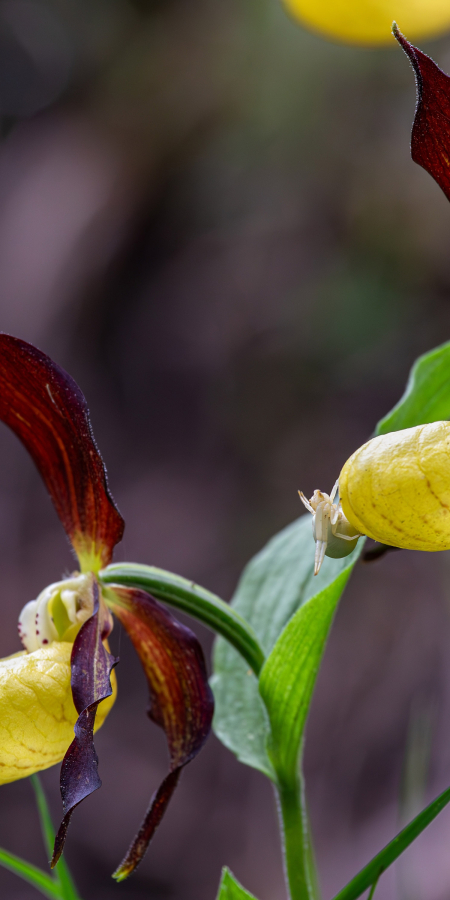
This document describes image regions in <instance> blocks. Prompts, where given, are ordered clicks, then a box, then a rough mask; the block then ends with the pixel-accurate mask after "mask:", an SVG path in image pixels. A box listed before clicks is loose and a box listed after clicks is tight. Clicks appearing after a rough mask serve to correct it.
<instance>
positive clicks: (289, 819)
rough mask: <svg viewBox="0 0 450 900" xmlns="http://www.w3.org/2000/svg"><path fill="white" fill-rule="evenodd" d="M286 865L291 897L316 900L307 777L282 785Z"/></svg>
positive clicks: (281, 799)
mask: <svg viewBox="0 0 450 900" xmlns="http://www.w3.org/2000/svg"><path fill="white" fill-rule="evenodd" d="M277 793H278V809H279V815H280V825H281V835H282V845H283V855H284V867H285V874H286V881H287V884H288V889H289V896H290V900H315V898H314V893H315V892H314V891H313V886H312V881H311V871H310V868H311V863H312V856H311V855H310V854H309V852H308V847H309V829H308V819H307V814H306V808H305V803H304V790H303V778H302V777H301V776H300V775H299V777H298V779H297V780H296V781H295V782H294V783H292V784H279V785H278V790H277Z"/></svg>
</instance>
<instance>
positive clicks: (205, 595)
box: [99, 563, 264, 675]
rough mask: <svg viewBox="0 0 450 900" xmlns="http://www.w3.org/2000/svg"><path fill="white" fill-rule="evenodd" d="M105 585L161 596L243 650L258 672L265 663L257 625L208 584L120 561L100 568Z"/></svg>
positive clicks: (252, 666)
mask: <svg viewBox="0 0 450 900" xmlns="http://www.w3.org/2000/svg"><path fill="white" fill-rule="evenodd" d="M99 578H100V581H101V582H102V584H104V585H114V584H116V585H125V586H126V587H131V588H138V589H140V590H144V591H147V592H148V593H149V594H151V595H152V596H153V597H155V598H156V599H157V600H162V601H163V602H164V603H168V604H169V605H170V606H175V607H176V608H177V609H181V610H183V612H185V613H188V614H189V615H190V616H193V617H194V618H195V619H198V620H199V621H200V622H203V624H204V625H207V626H208V628H211V629H212V630H213V631H215V632H216V633H217V634H221V635H222V637H224V638H226V640H227V641H228V642H229V643H230V644H232V645H233V647H235V648H236V650H238V651H239V653H240V654H241V656H243V657H244V659H245V660H246V662H247V663H248V664H249V666H250V667H251V668H252V669H253V671H254V673H255V675H259V673H260V671H261V668H262V665H263V663H264V653H263V651H262V649H261V647H260V644H259V642H258V639H257V637H256V634H255V632H254V631H253V628H252V627H251V626H250V625H249V624H248V622H246V621H245V619H243V618H242V616H240V615H239V613H237V612H236V611H235V610H234V609H233V607H232V606H230V605H229V604H228V603H225V602H224V601H223V600H221V599H220V597H217V596H216V595H215V594H211V593H210V591H207V590H206V589H205V588H202V587H200V585H198V584H194V582H193V581H188V580H187V578H181V576H179V575H174V574H173V573H172V572H165V571H164V570H163V569H156V568H155V567H154V566H143V565H138V564H137V563H136V564H135V563H117V564H116V565H112V566H107V568H106V569H103V570H102V571H101V572H99Z"/></svg>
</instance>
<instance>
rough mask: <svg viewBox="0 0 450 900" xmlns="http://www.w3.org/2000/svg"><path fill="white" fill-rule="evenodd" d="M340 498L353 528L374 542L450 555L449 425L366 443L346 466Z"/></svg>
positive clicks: (439, 424)
mask: <svg viewBox="0 0 450 900" xmlns="http://www.w3.org/2000/svg"><path fill="white" fill-rule="evenodd" d="M339 496H340V499H341V503H342V508H343V510H344V513H345V515H346V516H347V519H348V520H349V522H351V524H352V525H353V526H354V527H355V528H357V529H358V530H359V531H361V533H362V534H367V535H368V536H369V537H371V538H374V540H376V541H381V542H382V543H383V544H390V545H391V546H393V547H404V548H406V549H409V550H430V551H433V550H448V549H450V422H433V423H432V424H431V425H418V426H417V427H415V428H406V429H405V430H404V431H394V432H392V433H391V434H385V435H381V436H380V437H376V438H373V440H371V441H368V443H367V444H364V445H363V446H362V447H360V448H359V450H356V452H355V453H354V454H353V456H351V457H350V459H348V460H347V462H346V463H345V466H344V468H343V469H342V472H341V474H340V477H339Z"/></svg>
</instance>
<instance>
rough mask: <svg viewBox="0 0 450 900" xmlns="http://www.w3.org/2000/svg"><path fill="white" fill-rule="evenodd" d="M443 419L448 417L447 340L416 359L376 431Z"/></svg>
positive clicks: (449, 345) (449, 359) (449, 360)
mask: <svg viewBox="0 0 450 900" xmlns="http://www.w3.org/2000/svg"><path fill="white" fill-rule="evenodd" d="M447 419H450V342H448V343H447V344H442V346H440V347H436V348H435V349H434V350H430V352H429V353H425V354H424V355H423V356H420V357H419V359H417V360H416V362H415V363H414V365H413V367H412V369H411V372H410V376H409V379H408V383H407V385H406V390H405V393H404V394H403V397H401V399H400V400H399V402H398V403H397V404H396V406H394V408H393V409H392V410H391V412H390V413H388V414H387V416H385V417H384V419H381V421H380V422H379V423H378V425H377V429H376V434H388V432H390V431H400V430H401V429H402V428H412V427H413V426H414V425H427V424H428V423H429V422H441V421H445V420H447Z"/></svg>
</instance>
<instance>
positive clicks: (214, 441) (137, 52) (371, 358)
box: [0, 0, 450, 900]
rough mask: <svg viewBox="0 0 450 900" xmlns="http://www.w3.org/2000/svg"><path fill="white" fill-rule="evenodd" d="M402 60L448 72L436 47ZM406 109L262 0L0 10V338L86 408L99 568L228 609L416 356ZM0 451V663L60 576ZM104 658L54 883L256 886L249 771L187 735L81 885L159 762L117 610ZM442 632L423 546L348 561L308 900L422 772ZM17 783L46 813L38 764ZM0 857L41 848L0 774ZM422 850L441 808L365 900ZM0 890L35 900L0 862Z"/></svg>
mask: <svg viewBox="0 0 450 900" xmlns="http://www.w3.org/2000/svg"><path fill="white" fill-rule="evenodd" d="M399 24H400V26H401V22H400V23H399ZM424 49H425V50H427V51H428V52H430V53H432V55H433V56H434V57H435V58H436V59H437V61H438V62H439V63H440V65H441V66H442V67H443V68H444V69H446V70H447V71H448V70H450V39H449V38H443V39H441V40H439V41H436V42H434V43H433V44H429V45H425V46H424ZM414 103H415V88H414V80H413V75H412V71H411V70H410V67H409V64H408V62H407V60H406V58H405V57H404V55H403V54H402V53H401V51H400V49H399V48H397V47H396V46H393V47H392V49H386V50H377V51H374V50H366V49H357V48H346V47H343V46H337V45H333V44H331V43H327V42H325V41H323V40H321V39H320V38H319V37H317V36H314V35H311V34H308V33H306V32H304V31H302V30H301V29H300V27H298V26H297V25H296V24H294V23H293V22H292V21H291V20H290V19H289V18H288V17H287V15H286V14H285V13H284V12H283V10H282V8H281V6H280V5H279V4H278V2H277V0H217V2H215V3H212V2H209V0H189V3H188V2H187V0H150V2H149V0H134V2H133V0H107V2H106V0H92V2H89V3H88V2H86V0H69V2H64V3H63V2H62V0H1V2H0V122H1V132H2V141H1V143H0V328H1V329H2V330H4V331H8V332H10V333H12V334H15V335H18V336H20V337H22V338H25V339H26V340H29V341H32V342H34V343H36V344H37V345H38V346H39V347H40V348H41V349H42V350H44V351H45V352H47V353H49V354H50V355H52V356H53V357H54V358H55V359H56V360H57V361H58V362H59V363H61V364H62V365H63V366H64V367H65V368H67V369H68V370H69V371H70V372H71V374H72V375H73V376H74V377H75V378H76V379H77V381H78V382H79V384H80V386H81V387H82V389H83V391H84V393H85V394H86V396H87V398H88V402H89V405H90V408H91V413H92V421H93V426H94V430H95V434H96V437H97V441H98V443H99V445H100V447H101V450H102V452H103V455H104V458H105V461H106V463H107V466H108V470H109V476H110V484H111V486H112V490H113V493H114V495H115V498H116V500H117V502H118V505H119V507H120V509H121V511H122V513H123V515H124V517H125V519H126V521H127V528H126V533H125V538H124V541H123V543H122V544H121V545H120V546H119V548H118V552H117V554H116V558H117V559H127V560H130V561H133V560H135V561H142V562H147V563H151V564H155V565H158V566H160V567H163V568H168V569H171V570H173V571H175V572H178V573H179V574H181V575H184V576H186V577H188V578H192V579H193V580H195V581H197V582H199V583H201V584H203V585H205V586H206V587H208V588H210V589H211V590H213V591H216V592H217V593H218V594H219V595H221V596H222V597H224V598H226V599H229V598H230V597H231V596H232V593H233V590H234V587H235V585H236V582H237V579H238V577H239V573H240V571H241V570H242V567H243V565H244V564H245V563H246V561H247V560H248V559H249V558H250V557H251V556H252V555H253V554H254V553H255V552H256V551H258V550H259V549H260V548H261V546H262V545H263V544H264V542H265V541H266V540H267V539H268V538H269V537H270V536H271V535H272V534H273V533H274V532H275V531H277V530H278V529H280V528H282V527H283V526H284V525H286V524H288V523H289V522H290V521H292V520H293V519H294V518H295V517H296V516H298V515H299V514H300V513H301V508H300V505H299V500H298V497H297V489H298V488H301V489H302V490H303V491H305V492H306V493H307V495H308V496H309V495H310V494H311V493H312V491H313V490H314V488H316V487H320V488H321V489H323V490H329V489H330V488H331V486H332V484H333V482H334V480H335V478H336V477H337V474H338V472H339V470H340V467H341V465H342V464H343V462H344V461H345V459H346V458H347V457H348V456H349V455H350V453H351V452H352V451H353V450H354V449H355V448H356V447H357V446H359V445H360V444H361V443H362V442H363V441H365V440H366V439H367V438H368V437H369V436H370V435H371V433H372V431H373V428H374V425H375V423H376V421H377V419H378V418H379V417H380V416H381V415H383V414H384V413H385V412H386V411H387V410H388V409H390V408H391V406H392V405H393V404H394V403H395V402H396V400H397V399H398V398H399V396H400V394H401V393H402V390H403V387H404V384H405V380H406V377H407V373H408V370H409V368H410V365H411V363H412V362H413V360H414V359H415V357H416V356H417V355H418V354H420V353H422V352H423V351H425V350H428V349H430V348H431V347H433V346H435V345H437V344H439V343H441V342H442V341H444V340H447V339H449V338H450V207H449V204H448V202H447V200H446V199H445V197H444V196H443V194H441V192H440V191H439V189H438V187H437V186H436V185H435V184H434V182H433V181H432V180H431V179H430V177H429V176H428V175H426V173H425V172H423V171H422V170H421V169H419V168H418V167H417V166H414V164H413V163H412V162H411V160H410V157H409V150H408V145H409V133H410V126H411V121H412V117H413V111H414ZM0 438H1V439H0V592H1V604H0V616H1V620H0V654H1V655H2V656H3V655H8V654H10V653H12V652H14V651H16V650H17V649H19V647H18V639H17V628H16V623H17V617H18V614H19V611H20V609H21V608H22V606H23V605H24V603H25V602H26V601H28V600H29V599H32V598H34V597H35V596H36V595H37V594H38V593H39V591H40V590H41V589H42V588H43V587H44V586H45V585H46V584H48V583H50V582H51V581H54V580H57V579H59V577H60V576H61V574H62V573H63V572H65V571H68V570H70V569H71V568H72V566H73V562H72V559H71V556H70V552H69V549H68V547H67V544H66V542H65V538H64V535H63V533H62V529H61V527H60V526H59V523H58V521H57V519H56V516H55V513H54V511H53V509H52V507H51V504H50V502H49V500H48V498H47V496H46V494H45V491H44V489H43V487H42V485H41V483H40V481H39V478H38V476H37V473H36V472H35V470H34V468H33V466H32V463H31V461H30V460H29V459H28V457H27V455H26V453H25V451H24V450H23V449H22V447H21V446H20V445H19V444H18V442H17V440H16V439H15V438H14V436H13V435H11V434H10V433H9V432H8V431H7V430H6V429H5V428H3V426H1V433H0ZM194 627H195V628H196V630H197V633H198V634H199V636H200V638H201V640H202V642H203V644H204V647H205V650H206V652H207V654H208V657H209V653H210V647H211V643H212V639H211V636H210V635H209V634H208V633H207V632H206V631H205V630H202V629H201V628H200V627H198V628H197V626H194ZM114 646H115V649H116V651H119V652H120V656H121V663H120V667H119V671H118V678H119V689H120V692H119V698H118V701H117V704H116V706H115V709H114V710H113V712H112V713H111V715H110V717H109V719H108V721H107V724H106V725H105V727H104V728H103V729H102V731H101V732H99V734H98V737H97V741H96V743H97V749H98V752H99V755H100V766H101V768H100V772H101V776H102V779H103V788H102V790H101V791H99V792H97V794H95V795H94V796H93V797H91V798H90V799H89V800H88V801H86V803H85V804H84V805H83V806H82V807H81V808H80V809H79V810H78V811H77V813H76V815H75V816H74V818H73V824H72V825H71V828H70V835H69V840H68V844H67V859H68V861H69V863H70V865H71V867H72V871H73V873H74V876H75V878H76V880H77V883H78V885H79V888H80V893H81V895H82V897H83V898H84V900H92V898H95V900H110V898H119V897H121V898H124V900H150V898H151V900H213V898H214V897H215V894H216V890H217V885H218V882H219V877H220V868H221V865H222V864H228V865H229V866H230V867H231V869H232V870H233V872H234V873H235V875H236V876H237V877H238V878H239V879H240V880H241V881H242V882H243V884H244V885H245V886H246V887H247V889H248V890H251V891H252V892H254V893H255V895H256V896H257V897H258V898H259V900H282V898H284V896H285V893H284V886H283V873H282V862H281V855H280V849H279V843H278V836H277V824H276V813H275V807H274V802H273V796H272V791H271V788H270V786H269V784H268V783H267V782H266V781H265V780H264V778H263V776H261V775H260V774H259V773H256V772H253V771H251V770H250V769H246V768H244V767H243V766H241V765H240V764H238V763H237V762H236V761H235V760H234V758H233V757H232V756H231V754H230V753H229V752H228V751H226V750H225V749H224V748H223V747H222V746H221V745H220V744H219V743H218V741H217V740H216V739H215V738H214V737H213V738H211V740H210V741H209V744H208V745H207V747H206V749H205V750H204V751H203V752H202V754H201V755H200V756H199V758H198V759H197V760H196V761H195V762H194V763H193V764H191V765H190V766H189V767H188V769H187V771H186V772H185V774H184V777H183V779H182V783H181V786H180V788H179V790H178V793H177V795H176V796H175V798H174V800H173V802H172V805H171V807H170V809H169V812H168V814H167V817H166V819H165V821H164V823H163V825H162V826H161V828H160V830H159V832H158V834H157V836H156V838H155V840H154V843H153V845H152V848H151V850H150V852H149V854H148V856H147V858H146V860H145V861H144V863H143V864H142V866H141V867H140V869H139V870H138V872H137V873H136V874H135V876H134V877H133V878H132V879H130V881H129V882H126V883H125V884H123V885H120V886H118V885H116V884H115V883H113V882H112V881H111V879H110V873H111V872H112V871H113V869H114V868H115V866H116V864H117V863H118V862H119V860H120V859H121V857H122V855H123V853H124V851H125V849H126V847H127V846H128V842H129V840H130V839H131V837H132V835H133V833H134V831H135V829H136V827H137V824H138V823H139V821H140V819H141V816H142V814H143V812H144V809H145V807H146V804H147V801H148V799H149V797H150V794H151V793H152V791H153V789H154V788H155V786H156V785H157V784H158V781H159V780H160V779H161V777H162V776H163V774H164V773H165V771H166V766H167V757H166V751H165V746H164V740H163V737H162V735H161V734H159V732H158V730H157V729H156V728H155V727H154V726H152V725H151V724H150V723H149V722H148V721H147V719H146V717H145V714H144V710H145V707H146V702H147V698H146V687H145V682H144V678H143V676H142V674H141V672H140V669H139V663H138V661H137V658H135V655H134V653H133V651H132V650H131V648H130V646H129V643H128V639H127V638H126V637H125V636H123V635H122V636H121V635H120V633H119V628H118V626H116V630H115V633H114ZM449 646H450V564H449V560H448V559H446V555H445V554H439V555H434V554H423V555H420V554H415V553H407V552H401V553H396V554H390V555H389V556H388V557H385V558H384V559H383V560H380V561H379V562H378V563H374V564H372V565H371V566H369V565H365V566H364V565H359V567H358V568H357V570H356V571H355V573H354V576H353V578H352V581H351V584H350V585H349V587H348V589H347V591H346V594H345V596H344V598H343V600H342V603H341V606H340V609H339V611H338V614H337V618H336V621H335V625H334V628H333V632H332V635H331V639H330V642H329V645H328V647H327V650H326V655H325V660H324V665H323V669H322V671H321V673H320V677H319V681H318V686H317V690H316V694H315V697H314V702H313V709H312V713H311V716H310V720H309V723H308V732H307V749H306V772H307V779H308V799H309V805H310V810H311V817H312V822H313V827H314V833H315V840H316V852H317V857H318V862H319V867H320V872H321V879H322V886H323V891H324V897H325V898H328V897H330V896H331V895H332V893H333V892H336V891H337V890H338V889H339V888H340V887H341V886H342V885H343V884H344V883H345V881H346V880H348V879H349V878H350V877H351V875H353V874H354V873H355V871H356V870H357V868H358V867H360V866H361V865H363V864H364V863H365V862H366V861H367V860H368V858H369V857H370V856H371V855H372V854H373V853H375V852H376V851H377V850H379V849H380V848H381V846H382V845H383V843H384V842H386V841H387V840H388V839H390V838H391V837H392V836H393V834H394V833H395V831H396V830H397V829H398V827H399V824H400V822H401V821H402V818H403V817H404V816H405V815H409V814H411V812H412V811H413V810H414V809H415V806H416V805H417V803H419V804H420V803H421V802H425V800H426V799H431V797H432V796H434V795H435V794H436V793H437V792H438V791H439V790H442V789H443V788H444V787H447V786H448V784H449V783H450V658H449V657H450V655H449ZM408 748H409V749H408ZM405 772H406V773H407V774H406V776H405ZM402 773H403V774H402ZM44 782H45V786H46V788H47V790H48V793H49V796H50V799H51V803H52V809H53V812H54V816H55V820H56V819H57V817H58V815H59V814H60V801H59V795H58V769H57V768H55V769H54V770H50V771H49V772H48V773H45V775H44ZM0 844H1V845H3V846H5V847H6V848H8V849H9V850H12V851H15V852H17V853H20V854H21V855H23V856H25V857H26V858H28V859H30V860H32V861H34V862H36V863H37V864H40V865H44V864H45V856H44V852H43V849H42V845H41V840H40V836H39V829H38V823H37V815H36V811H35V806H34V801H33V797H32V791H31V787H30V785H29V783H28V782H26V781H25V782H18V783H16V784H12V785H7V786H4V787H2V788H1V791H0ZM449 846H450V811H448V810H447V811H446V812H444V813H442V814H441V816H440V818H439V819H438V820H437V821H436V822H435V823H434V824H433V825H432V826H431V827H430V828H429V830H428V831H427V832H426V833H425V834H424V835H423V836H422V837H421V838H420V839H419V841H417V843H416V844H415V845H414V846H413V847H412V848H411V849H410V850H409V851H408V853H407V854H406V855H405V857H404V858H403V859H402V861H401V862H400V863H399V864H398V865H397V866H396V867H394V868H393V869H392V870H390V871H389V873H387V874H386V875H385V876H384V877H383V878H382V880H381V882H380V886H379V888H378V890H377V897H378V896H379V898H380V900H383V898H384V900H446V898H448V896H449V892H450V853H449ZM0 895H1V896H2V898H5V900H34V898H35V897H36V896H37V894H36V893H35V891H34V889H33V888H32V887H27V886H26V885H25V884H24V883H22V882H20V881H19V880H18V879H17V878H16V877H15V876H13V875H10V874H9V873H7V872H5V871H4V870H0Z"/></svg>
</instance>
